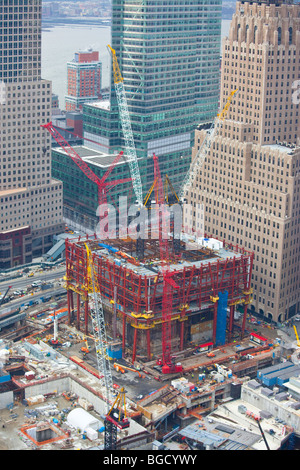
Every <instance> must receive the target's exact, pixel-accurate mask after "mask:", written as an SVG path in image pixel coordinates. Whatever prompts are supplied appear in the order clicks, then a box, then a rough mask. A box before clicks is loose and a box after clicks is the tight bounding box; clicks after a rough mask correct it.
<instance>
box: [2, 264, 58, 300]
mask: <svg viewBox="0 0 300 470" xmlns="http://www.w3.org/2000/svg"><path fill="white" fill-rule="evenodd" d="M65 272H66V268H65V267H64V266H62V267H59V268H54V269H53V270H52V271H43V272H37V273H35V275H34V276H32V277H28V275H26V274H25V275H24V276H23V277H17V278H15V279H10V280H9V281H7V280H1V281H0V292H1V293H3V294H4V292H5V291H6V289H7V288H8V286H12V287H11V292H13V291H15V290H20V289H21V290H22V289H25V288H26V286H28V285H31V284H32V283H33V282H34V281H46V282H51V281H53V280H55V279H60V278H62V277H63V276H64V275H65Z"/></svg>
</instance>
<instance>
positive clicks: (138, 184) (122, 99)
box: [108, 45, 143, 206]
mask: <svg viewBox="0 0 300 470" xmlns="http://www.w3.org/2000/svg"><path fill="white" fill-rule="evenodd" d="M108 47H109V49H110V51H111V54H112V63H113V75H114V84H115V90H116V95H117V100H118V106H119V113H120V118H121V124H122V130H123V135H124V140H125V148H126V152H125V154H126V160H127V162H128V165H129V168H130V173H131V178H132V185H133V189H134V192H135V195H136V198H137V202H138V203H139V204H140V206H142V205H143V195H142V181H141V175H140V170H139V166H138V161H137V155H136V150H135V145H134V139H133V133H132V128H131V122H130V116H129V111H128V105H127V99H126V94H125V88H124V83H123V77H122V74H121V72H120V68H119V64H118V60H117V56H116V52H115V50H114V49H112V48H111V46H110V45H108Z"/></svg>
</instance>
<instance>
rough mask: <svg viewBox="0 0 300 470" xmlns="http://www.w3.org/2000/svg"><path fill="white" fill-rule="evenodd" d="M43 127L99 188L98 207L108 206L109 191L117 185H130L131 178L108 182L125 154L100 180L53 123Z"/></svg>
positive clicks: (117, 159) (116, 159)
mask: <svg viewBox="0 0 300 470" xmlns="http://www.w3.org/2000/svg"><path fill="white" fill-rule="evenodd" d="M41 127H44V128H45V129H47V130H48V131H49V132H50V134H51V135H52V137H53V138H54V140H55V141H56V142H57V143H58V145H60V147H61V148H62V149H63V150H64V151H65V152H66V154H67V155H68V156H69V157H70V158H71V159H72V160H73V162H74V163H76V165H77V166H78V167H79V168H80V170H81V171H83V173H84V174H85V175H86V176H87V177H88V178H89V179H90V180H91V181H93V182H94V183H96V184H97V186H98V205H99V206H100V205H102V204H105V205H107V193H108V191H109V189H111V188H112V187H113V186H116V185H117V184H122V183H128V182H129V181H131V178H125V179H118V180H114V181H106V180H107V178H108V177H109V175H110V174H111V172H112V171H113V169H114V168H115V166H116V165H117V163H118V162H119V160H120V158H121V157H122V155H123V152H120V153H119V154H118V155H117V156H116V158H115V159H114V161H113V163H112V164H111V166H110V167H109V169H108V170H107V171H106V172H105V174H104V175H103V176H102V178H101V179H100V178H99V177H98V176H97V175H95V173H94V172H93V171H92V170H91V168H90V167H89V166H88V165H87V163H86V162H85V161H84V160H83V159H82V158H81V157H80V156H79V155H78V153H77V152H76V151H75V150H74V149H73V147H71V145H70V144H69V143H68V142H67V140H66V139H64V137H63V136H62V135H61V134H60V133H59V132H58V130H57V129H56V128H55V127H54V126H53V124H52V122H48V124H43V125H42V126H41Z"/></svg>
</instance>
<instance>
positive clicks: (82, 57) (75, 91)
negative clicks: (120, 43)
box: [66, 50, 102, 111]
mask: <svg viewBox="0 0 300 470" xmlns="http://www.w3.org/2000/svg"><path fill="white" fill-rule="evenodd" d="M67 68H68V71H67V75H68V93H67V95H66V110H67V111H75V110H82V107H83V104H84V103H89V102H93V101H95V100H98V99H99V98H100V97H101V81H102V64H101V62H99V52H97V51H92V50H88V51H86V52H76V54H75V56H74V59H73V60H72V61H71V62H68V64H67Z"/></svg>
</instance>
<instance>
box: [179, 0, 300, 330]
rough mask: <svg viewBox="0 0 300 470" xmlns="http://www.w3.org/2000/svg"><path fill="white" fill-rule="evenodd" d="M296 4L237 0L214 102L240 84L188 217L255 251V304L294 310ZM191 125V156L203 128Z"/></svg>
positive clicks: (297, 260) (271, 313)
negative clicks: (201, 214)
mask: <svg viewBox="0 0 300 470" xmlns="http://www.w3.org/2000/svg"><path fill="white" fill-rule="evenodd" d="M299 54H300V5H299V4H293V3H292V2H287V3H285V2H283V1H281V0H277V1H274V0H266V1H264V2H260V1H238V2H237V4H236V12H235V14H234V15H233V18H232V22H231V27H230V32H229V37H227V38H225V39H224V41H223V47H222V74H221V98H220V102H221V108H222V107H223V106H224V105H225V103H226V99H227V97H228V96H229V94H230V92H232V91H233V90H235V89H237V90H238V93H237V94H236V95H235V96H234V99H233V101H232V103H231V106H230V108H229V110H228V113H227V115H226V118H225V120H224V121H223V125H222V127H221V130H220V132H219V134H218V135H217V136H216V137H215V138H214V139H213V142H212V145H211V147H210V151H209V154H208V155H207V157H206V160H205V161H204V164H203V165H202V167H201V169H200V171H199V172H198V174H197V177H196V179H195V181H194V183H193V187H192V188H191V190H190V192H189V195H188V198H187V199H188V201H189V202H191V203H192V204H193V206H194V211H193V214H191V215H192V217H191V220H190V221H191V223H192V225H193V228H194V230H196V231H197V229H198V226H197V225H198V222H197V220H199V219H198V216H199V213H198V212H199V208H198V204H200V205H201V204H203V205H204V214H205V215H204V230H205V232H206V233H207V234H208V235H212V236H214V237H216V238H219V239H225V240H226V241H227V242H231V243H232V244H233V245H236V244H238V245H240V246H243V247H244V248H245V249H247V250H253V251H254V254H255V258H254V266H253V274H252V286H253V302H252V304H251V309H252V311H253V312H254V311H255V312H256V313H258V314H261V315H262V316H264V317H265V318H268V319H269V320H274V321H284V320H286V319H287V318H290V317H291V316H293V315H294V314H295V313H297V312H299V311H300V269H299V266H300V148H299V144H300V127H299V100H298V94H297V85H298V84H299V78H300V75H299V70H300V60H299V57H300V56H299ZM205 132H206V131H205V130H204V129H201V128H199V129H198V130H197V132H196V139H195V148H194V156H195V155H196V153H197V151H198V149H199V147H200V143H201V142H202V141H203V138H204V136H205Z"/></svg>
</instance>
